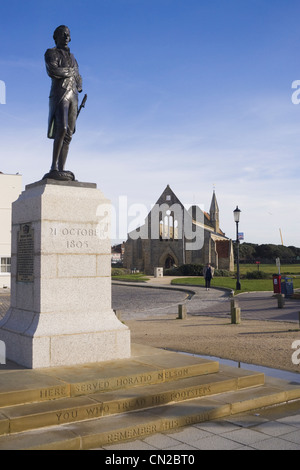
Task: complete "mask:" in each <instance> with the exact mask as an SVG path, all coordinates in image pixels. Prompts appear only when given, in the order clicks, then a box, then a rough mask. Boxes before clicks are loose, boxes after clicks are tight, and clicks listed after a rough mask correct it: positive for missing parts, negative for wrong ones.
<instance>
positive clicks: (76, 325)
mask: <svg viewBox="0 0 300 470" xmlns="http://www.w3.org/2000/svg"><path fill="white" fill-rule="evenodd" d="M49 181H50V180H43V181H41V182H38V183H35V184H33V185H30V186H28V187H26V190H25V191H24V192H23V193H22V194H21V196H20V197H19V199H18V200H17V201H16V202H15V203H14V204H13V212H12V273H11V306H10V309H9V310H8V312H7V314H6V315H5V317H4V318H3V320H2V321H1V322H0V340H1V341H4V342H5V345H6V354H7V359H10V360H12V361H14V362H16V363H18V364H20V365H23V366H25V367H29V368H43V367H53V366H68V365H76V364H86V363H91V362H104V361H109V360H114V359H121V358H122V359H124V358H128V357H130V331H129V329H128V327H126V326H125V325H124V324H123V323H121V322H120V321H119V320H118V318H117V317H116V315H115V314H114V312H113V310H112V308H111V244H110V238H109V236H108V235H109V234H108V233H107V229H108V224H109V220H108V219H107V217H104V215H105V214H107V212H109V208H110V202H109V201H107V199H105V198H104V196H103V194H102V193H101V192H100V191H99V190H97V189H96V188H95V187H94V186H93V185H91V184H87V185H85V184H84V183H76V182H74V181H72V182H70V183H68V182H61V181H60V182H57V184H55V182H54V180H51V183H49V184H48V182H49ZM102 222H103V223H102Z"/></svg>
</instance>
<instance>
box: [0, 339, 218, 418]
mask: <svg viewBox="0 0 300 470" xmlns="http://www.w3.org/2000/svg"><path fill="white" fill-rule="evenodd" d="M9 367H10V366H8V367H5V366H1V367H0V409H1V408H2V407H4V406H12V405H20V404H25V403H34V402H44V401H50V400H51V401H52V400H56V399H61V398H68V397H79V396H84V395H91V394H93V393H99V392H107V391H114V390H120V389H124V388H134V387H138V386H141V385H149V384H162V383H166V382H172V381H176V380H178V379H181V378H187V377H196V376H201V375H207V374H213V373H215V372H218V370H219V363H218V362H216V361H210V360H206V359H201V358H195V357H193V356H189V355H185V354H178V353H174V352H170V351H164V350H158V349H155V348H148V347H140V346H139V345H133V353H132V357H131V358H130V359H124V360H118V361H109V362H104V363H99V364H87V365H83V366H69V367H52V368H46V369H35V370H29V369H24V368H21V369H20V368H17V369H16V370H13V369H11V368H9Z"/></svg>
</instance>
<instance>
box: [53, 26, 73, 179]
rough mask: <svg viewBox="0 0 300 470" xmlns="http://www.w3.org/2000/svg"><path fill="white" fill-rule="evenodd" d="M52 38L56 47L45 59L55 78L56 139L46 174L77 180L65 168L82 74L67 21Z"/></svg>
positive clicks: (54, 111) (54, 117)
mask: <svg viewBox="0 0 300 470" xmlns="http://www.w3.org/2000/svg"><path fill="white" fill-rule="evenodd" d="M53 39H54V41H55V44H56V47H53V48H52V49H47V51H46V53H45V63H46V69H47V73H48V75H49V77H51V79H52V86H51V91H50V96H49V122H48V137H49V139H54V143H53V155H52V165H51V169H50V172H49V173H47V175H45V176H44V178H53V179H61V180H74V175H73V173H72V172H68V171H65V164H66V160H67V156H68V151H69V145H70V142H71V140H72V136H73V134H74V132H75V125H76V119H77V114H78V93H81V91H82V78H81V76H80V74H79V69H78V64H77V61H76V59H75V57H74V55H73V54H71V52H70V49H69V47H68V44H69V42H70V41H71V36H70V30H69V28H68V27H67V26H64V25H62V26H59V27H58V28H56V30H55V31H54V34H53Z"/></svg>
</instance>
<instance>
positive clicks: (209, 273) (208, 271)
mask: <svg viewBox="0 0 300 470" xmlns="http://www.w3.org/2000/svg"><path fill="white" fill-rule="evenodd" d="M203 276H204V279H205V288H206V290H209V289H210V283H211V280H212V278H213V268H212V267H211V265H210V264H209V263H207V265H206V266H205V268H204V270H203Z"/></svg>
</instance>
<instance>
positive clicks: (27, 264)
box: [17, 223, 34, 282]
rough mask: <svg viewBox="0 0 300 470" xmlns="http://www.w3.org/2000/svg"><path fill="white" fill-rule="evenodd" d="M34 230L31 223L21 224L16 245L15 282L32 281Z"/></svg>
mask: <svg viewBox="0 0 300 470" xmlns="http://www.w3.org/2000/svg"><path fill="white" fill-rule="evenodd" d="M33 276H34V230H33V228H32V226H31V223H28V224H21V225H20V230H19V232H18V245H17V282H33Z"/></svg>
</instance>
